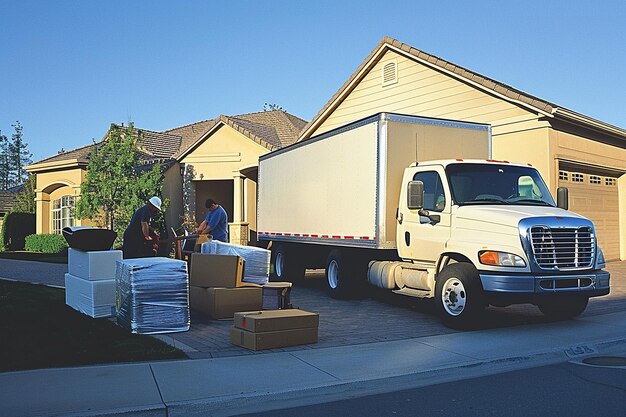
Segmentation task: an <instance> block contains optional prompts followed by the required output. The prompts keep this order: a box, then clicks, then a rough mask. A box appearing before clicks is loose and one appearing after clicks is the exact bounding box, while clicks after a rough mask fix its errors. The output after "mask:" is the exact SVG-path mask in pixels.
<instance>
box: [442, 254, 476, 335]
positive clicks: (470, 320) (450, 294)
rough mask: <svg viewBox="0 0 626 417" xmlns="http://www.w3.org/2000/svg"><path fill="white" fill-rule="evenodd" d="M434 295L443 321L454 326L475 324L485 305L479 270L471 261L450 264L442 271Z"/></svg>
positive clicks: (463, 326) (463, 327)
mask: <svg viewBox="0 0 626 417" xmlns="http://www.w3.org/2000/svg"><path fill="white" fill-rule="evenodd" d="M435 298H436V302H437V306H438V308H439V312H440V314H441V317H442V321H443V323H444V324H445V325H446V326H448V327H451V328H454V329H465V328H468V327H472V326H473V325H475V324H476V323H477V322H478V319H479V318H480V315H481V314H482V312H483V311H484V309H485V302H484V296H483V289H482V285H481V283H480V277H479V276H478V271H477V270H476V268H475V267H474V265H472V264H469V263H457V264H451V265H448V266H447V267H445V268H444V270H443V271H441V273H440V274H439V276H437V282H436V286H435Z"/></svg>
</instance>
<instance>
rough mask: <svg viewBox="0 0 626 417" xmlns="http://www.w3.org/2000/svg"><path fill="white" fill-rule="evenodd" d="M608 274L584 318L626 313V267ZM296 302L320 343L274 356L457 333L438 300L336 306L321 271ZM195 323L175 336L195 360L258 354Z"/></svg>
mask: <svg viewBox="0 0 626 417" xmlns="http://www.w3.org/2000/svg"><path fill="white" fill-rule="evenodd" d="M607 269H608V270H609V271H610V272H611V294H610V295H608V296H605V297H597V298H592V299H591V300H590V302H589V306H588V307H587V310H586V311H585V313H584V315H583V316H592V315H598V314H606V313H610V312H614V311H624V310H626V261H624V262H611V263H609V264H608V266H607ZM291 302H292V304H293V305H294V307H297V308H300V309H302V310H307V311H313V312H316V313H319V315H320V328H319V341H318V343H316V344H314V345H307V346H294V347H290V348H285V349H274V351H289V350H301V349H317V348H321V347H329V346H348V345H355V344H360V343H372V342H380V341H387V340H401V339H408V338H413V337H421V336H433V335H440V334H446V333H454V332H456V331H455V330H451V329H449V328H447V327H445V326H443V325H442V324H441V323H440V321H439V318H438V317H437V315H436V313H435V309H434V303H433V300H418V299H415V298H411V297H406V296H402V295H396V294H393V293H391V292H389V291H385V290H377V289H372V291H370V293H369V294H368V296H367V297H365V298H362V299H358V300H334V299H332V298H330V297H328V296H327V295H326V293H325V281H324V275H323V273H322V272H318V271H313V272H308V273H307V278H306V279H305V280H304V282H302V283H300V284H299V285H294V287H293V289H292V292H291ZM486 316H487V317H486V322H485V323H484V328H495V327H508V326H518V325H521V324H532V323H542V322H546V319H545V318H544V316H543V315H542V314H541V313H540V312H539V309H537V307H535V306H532V305H516V306H510V307H506V308H489V310H488V313H487V315H486ZM191 317H192V320H191V322H192V324H191V330H190V331H189V332H185V333H176V334H172V335H170V336H169V337H171V338H173V339H174V340H176V341H178V342H182V343H184V344H185V345H187V346H189V347H191V348H193V349H195V350H196V352H189V353H188V354H189V356H190V357H194V358H195V357H198V358H206V357H220V356H234V355H243V354H254V353H255V352H251V351H249V350H247V349H243V348H239V347H236V346H233V345H231V344H230V341H229V330H230V328H231V327H232V320H208V319H206V318H205V317H202V316H201V315H199V314H196V313H195V312H192V316H191ZM263 352H268V351H263Z"/></svg>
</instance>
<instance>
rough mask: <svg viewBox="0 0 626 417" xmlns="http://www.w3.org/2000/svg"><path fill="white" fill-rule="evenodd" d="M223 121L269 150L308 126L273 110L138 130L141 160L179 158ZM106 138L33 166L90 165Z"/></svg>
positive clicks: (281, 111)
mask: <svg viewBox="0 0 626 417" xmlns="http://www.w3.org/2000/svg"><path fill="white" fill-rule="evenodd" d="M220 122H221V123H224V124H227V125H229V126H231V127H232V128H234V129H235V130H237V131H239V132H241V133H242V134H244V135H245V136H247V137H248V138H250V139H251V140H253V141H255V142H257V143H259V144H260V145H262V146H264V147H266V148H267V149H269V150H274V149H279V148H282V147H283V146H287V145H290V144H292V143H294V142H295V141H296V139H297V138H298V136H299V135H300V132H301V131H302V128H303V127H304V126H305V125H306V121H304V120H302V119H300V118H299V117H296V116H294V115H292V114H289V113H287V112H285V111H283V110H273V111H263V112H258V113H249V114H241V115H237V116H223V115H221V116H219V117H217V118H215V119H211V120H203V121H200V122H196V123H192V124H188V125H185V126H180V127H176V128H173V129H169V130H165V131H163V132H156V131H153V130H148V129H140V128H137V132H138V133H139V135H140V143H139V147H140V151H141V155H140V159H141V161H142V163H144V164H146V163H148V164H149V163H152V162H161V163H163V162H164V161H166V160H168V159H179V158H180V157H182V156H183V155H184V154H186V153H188V152H189V151H191V150H192V149H193V148H195V146H196V145H197V144H198V143H199V142H200V141H201V140H203V139H204V138H205V136H206V134H207V133H208V132H209V131H210V130H211V129H213V128H214V127H215V126H216V125H217V124H218V123H220ZM106 137H107V135H105V136H104V137H103V138H102V139H101V140H100V142H98V143H93V144H91V145H87V146H83V147H80V148H76V149H72V150H70V151H67V152H63V153H60V154H58V155H55V156H51V157H49V158H46V159H42V160H41V161H37V162H35V163H34V164H32V165H39V164H47V163H54V162H60V161H67V160H76V161H77V162H79V163H87V162H88V161H89V156H90V155H91V152H92V150H93V147H94V146H98V144H99V143H102V141H104V140H106ZM32 165H31V166H32Z"/></svg>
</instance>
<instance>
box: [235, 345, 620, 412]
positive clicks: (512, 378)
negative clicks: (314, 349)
mask: <svg viewBox="0 0 626 417" xmlns="http://www.w3.org/2000/svg"><path fill="white" fill-rule="evenodd" d="M617 357H618V358H621V360H617V361H616V362H618V363H624V362H625V361H626V352H624V353H623V354H620V355H617ZM319 401H320V403H319V404H315V405H310V406H303V407H294V408H287V409H282V410H272V411H267V412H262V413H254V414H244V415H241V416H255V417H283V416H284V417H291V416H298V417H318V416H325V417H333V416H337V417H352V416H354V417H384V416H389V417H397V416H412V417H413V416H428V417H453V416H455V417H456V416H463V417H474V416H475V417H485V416H507V417H527V416H537V417H539V416H549V417H590V416H620V415H624V410H626V366H621V367H614V366H589V365H585V364H583V363H582V362H581V361H572V362H566V363H561V364H557V365H550V366H542V367H537V368H531V369H523V370H519V371H513V372H507V373H502V374H496V375H490V376H484V377H480V378H474V379H468V380H461V381H455V382H450V383H445V384H439V385H431V386H427V387H423V388H417V389H411V390H402V391H396V392H389V393H385V394H378V395H371V396H365V397H359V398H351V399H346V400H342V401H334V402H329V403H325V402H324V399H323V398H319Z"/></svg>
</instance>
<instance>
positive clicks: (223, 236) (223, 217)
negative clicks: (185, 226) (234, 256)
mask: <svg viewBox="0 0 626 417" xmlns="http://www.w3.org/2000/svg"><path fill="white" fill-rule="evenodd" d="M205 206H206V208H208V209H209V211H208V212H207V214H206V217H205V218H204V220H203V221H202V223H200V226H198V229H197V230H196V234H197V235H201V234H208V233H210V234H211V235H212V236H213V239H214V240H219V241H221V242H226V243H228V215H227V214H226V210H224V208H223V207H222V206H220V205H219V204H217V203H216V202H215V200H213V199H212V198H209V199H208V200H207V201H206V203H205Z"/></svg>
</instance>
